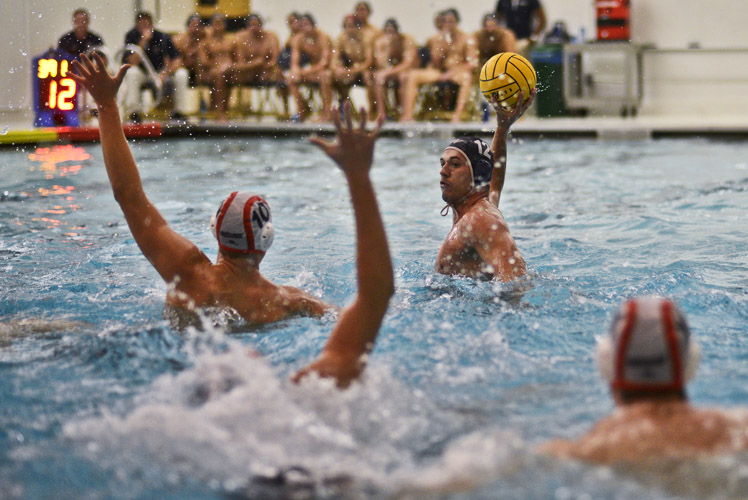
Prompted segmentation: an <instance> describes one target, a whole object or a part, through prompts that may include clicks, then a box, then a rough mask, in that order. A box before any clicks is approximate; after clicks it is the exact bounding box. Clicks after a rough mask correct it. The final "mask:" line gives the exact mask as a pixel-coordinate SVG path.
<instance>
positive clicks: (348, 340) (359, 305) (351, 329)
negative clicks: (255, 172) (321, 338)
mask: <svg viewBox="0 0 748 500" xmlns="http://www.w3.org/2000/svg"><path fill="white" fill-rule="evenodd" d="M351 113H352V109H351V105H350V103H349V102H346V104H345V107H344V114H345V120H346V124H345V126H343V125H342V124H341V118H340V113H338V112H337V110H336V111H335V112H334V113H333V115H334V116H335V127H336V128H337V131H338V140H337V141H336V142H334V143H330V142H326V141H323V140H322V139H319V138H313V139H311V142H312V144H316V145H317V146H319V147H320V148H322V150H323V151H324V152H325V153H326V154H327V155H328V156H329V157H330V158H332V159H333V160H334V161H335V163H337V164H338V166H339V167H340V169H341V170H342V171H343V173H344V174H345V178H346V180H347V181H348V188H349V190H350V193H351V201H352V203H353V213H354V217H355V222H356V263H357V271H358V293H357V294H356V297H355V298H354V299H353V303H351V304H350V305H348V306H347V307H346V308H345V309H344V310H343V312H342V313H341V314H340V318H339V320H338V322H337V324H336V325H335V327H334V328H333V331H332V333H331V334H330V338H329V339H328V340H327V344H326V345H325V347H324V349H323V350H322V353H321V354H320V356H319V358H318V359H317V360H316V361H315V362H313V363H312V364H310V365H309V366H307V367H305V368H303V369H302V370H301V371H299V372H298V373H297V374H296V375H294V377H293V380H294V381H295V382H298V381H299V380H301V379H302V378H303V377H304V376H306V375H307V374H309V373H310V372H315V373H318V374H319V375H320V376H321V377H332V378H334V379H335V381H336V383H337V385H338V387H341V388H344V387H347V386H348V385H349V384H350V383H351V381H353V380H354V379H355V378H356V377H358V376H359V375H360V374H361V372H362V371H363V369H364V367H365V365H366V357H367V355H368V354H369V352H371V350H372V348H373V347H374V341H375V340H376V338H377V333H378V332H379V326H380V325H381V323H382V318H383V317H384V314H385V312H387V306H388V304H389V300H390V297H391V296H392V294H393V293H394V279H393V276H392V262H391V260H390V252H389V248H388V246H387V236H386V235H385V232H384V225H383V224H382V218H381V216H380V214H379V207H378V206H377V199H376V196H375V194H374V187H373V186H372V184H371V180H370V179H369V170H370V169H371V163H372V159H373V156H374V143H375V142H376V138H377V135H378V133H379V129H380V128H381V126H382V123H383V122H384V116H381V115H380V117H379V119H378V120H377V125H376V128H375V129H374V131H372V132H367V131H366V113H364V112H363V111H362V113H361V124H360V127H359V129H358V130H356V129H354V128H353V125H352V123H351Z"/></svg>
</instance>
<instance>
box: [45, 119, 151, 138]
mask: <svg viewBox="0 0 748 500" xmlns="http://www.w3.org/2000/svg"><path fill="white" fill-rule="evenodd" d="M122 128H123V129H124V131H125V137H131V138H138V137H160V136H161V135H162V133H163V129H162V128H161V124H160V123H157V122H152V123H137V124H136V123H128V124H125V125H123V126H122ZM56 130H57V137H58V138H59V139H62V140H68V141H72V142H95V141H98V140H99V128H98V127H57V129H56Z"/></svg>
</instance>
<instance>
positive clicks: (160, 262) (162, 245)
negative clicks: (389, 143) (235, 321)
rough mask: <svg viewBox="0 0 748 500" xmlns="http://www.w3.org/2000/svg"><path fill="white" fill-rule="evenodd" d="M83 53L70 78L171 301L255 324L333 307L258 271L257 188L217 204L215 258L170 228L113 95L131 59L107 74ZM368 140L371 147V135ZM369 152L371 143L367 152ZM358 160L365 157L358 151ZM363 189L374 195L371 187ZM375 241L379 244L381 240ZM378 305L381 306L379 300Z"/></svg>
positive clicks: (266, 232)
mask: <svg viewBox="0 0 748 500" xmlns="http://www.w3.org/2000/svg"><path fill="white" fill-rule="evenodd" d="M81 61H82V64H81V63H78V62H77V61H76V62H75V63H74V64H73V66H74V68H75V70H76V72H77V75H74V76H73V78H74V79H75V80H76V81H77V82H78V83H80V84H82V85H83V86H84V87H85V88H86V89H87V90H88V91H89V92H90V93H91V95H92V96H93V98H94V99H95V100H96V104H97V106H98V110H99V129H100V132H101V147H102V151H103V155H104V164H105V167H106V171H107V175H108V177H109V182H110V183H111V186H112V191H113V192H114V198H115V200H117V202H118V203H119V206H120V208H121V209H122V212H123V213H124V215H125V219H126V220H127V225H128V227H129V228H130V231H131V232H132V235H133V238H134V239H135V241H136V242H137V244H138V246H139V247H140V250H141V251H142V252H143V254H144V255H145V257H146V258H147V259H148V261H149V262H150V263H151V265H153V267H154V268H155V269H156V271H158V273H159V274H160V275H161V277H162V278H163V279H164V281H165V282H166V283H167V284H169V289H168V292H167V294H166V303H167V305H168V306H170V307H171V308H174V309H178V310H182V311H184V312H185V314H186V315H189V313H191V312H193V311H195V310H196V309H211V308H212V309H215V308H219V309H226V308H229V309H231V310H234V311H236V312H237V313H238V314H239V315H240V316H241V317H242V318H244V319H245V320H246V321H247V322H249V323H253V324H265V323H270V322H274V321H279V320H282V319H284V318H288V317H290V316H294V315H299V314H302V315H313V316H320V315H322V314H324V313H325V311H326V310H328V309H330V306H328V305H327V304H325V303H324V302H322V301H321V300H319V299H317V298H315V297H313V296H311V295H309V294H307V293H305V292H303V291H302V290H299V289H297V288H293V287H287V286H279V285H276V284H274V283H271V282H270V281H268V280H267V279H266V278H265V277H263V276H262V274H260V263H261V262H262V259H263V257H264V256H265V252H266V251H267V249H268V248H269V247H270V245H271V244H272V242H273V235H274V229H273V224H272V218H271V215H270V208H269V206H268V204H267V202H266V201H265V200H264V199H262V198H261V197H260V196H258V195H255V194H252V193H247V192H234V193H231V195H229V197H228V198H226V199H225V200H224V201H223V202H222V203H221V205H220V206H219V208H218V211H217V213H216V214H215V216H214V218H213V220H212V221H211V228H212V229H213V231H214V235H215V237H216V239H217V241H218V258H217V261H216V263H215V264H214V263H212V262H211V261H210V259H209V258H208V257H207V256H206V255H205V254H204V253H203V252H202V251H201V250H200V249H199V248H198V247H197V246H196V245H195V244H194V243H192V242H191V241H189V240H188V239H186V238H185V237H183V236H180V235H179V234H177V233H176V232H175V231H174V230H173V229H171V228H170V227H169V224H168V223H167V222H166V220H165V219H164V217H163V216H162V215H161V213H160V212H159V211H158V209H157V208H156V207H155V205H154V204H153V203H152V202H151V201H150V200H149V199H148V197H147V196H146V194H145V191H144V190H143V185H142V183H141V180H140V175H139V173H138V168H137V165H136V164H135V160H134V159H133V156H132V153H131V151H130V148H129V146H128V144H127V140H126V139H125V135H124V132H123V130H122V124H121V122H120V117H119V111H118V109H117V102H116V100H115V95H116V93H117V89H118V88H119V86H120V84H121V83H122V81H123V79H124V76H125V73H126V72H127V70H128V66H127V65H124V66H122V68H120V70H119V72H118V73H117V75H116V76H115V77H112V76H110V75H109V73H108V72H107V71H106V69H105V68H104V67H103V59H102V58H101V57H100V56H99V55H98V54H96V55H95V56H94V58H93V62H92V61H91V60H90V59H89V58H88V57H86V56H83V57H82V58H81ZM129 69H130V71H132V68H129ZM369 142H370V143H371V144H370V148H373V138H371V139H370V140H369ZM371 152H372V150H371V149H370V150H369V153H368V154H369V156H368V158H369V160H370V159H371ZM360 160H361V161H364V159H363V158H361V159H360ZM351 161H355V160H351ZM367 173H368V168H364V167H361V168H360V169H359V171H357V172H356V173H354V174H353V176H354V177H357V176H359V177H361V179H360V182H361V183H364V185H365V183H366V181H368V177H367V175H366V174H367ZM352 189H354V188H352ZM361 189H366V188H361ZM369 189H370V185H369ZM367 196H370V197H373V194H371V193H368V195H367ZM364 205H365V206H366V211H367V212H368V211H369V210H372V211H376V207H375V206H373V205H371V204H366V203H364ZM364 217H365V218H366V219H367V222H369V223H372V224H376V221H377V219H376V218H375V217H374V216H373V215H371V214H367V215H364ZM369 230H370V229H369ZM369 230H367V232H368V231H369ZM378 248H379V251H381V250H382V247H381V244H379V245H378ZM370 251H373V249H371V248H367V249H366V252H370ZM379 251H378V252H377V253H379ZM384 253H385V254H386V249H385V251H384ZM371 258H372V259H379V258H380V257H374V256H372V257H371ZM377 262H382V261H377ZM380 270H381V271H386V267H382V268H379V267H378V268H377V269H376V272H379V271H380ZM372 271H374V270H372ZM379 307H380V308H381V307H382V304H381V303H380V304H379ZM384 308H385V309H386V306H384ZM359 319H360V318H359ZM341 320H342V317H341ZM377 325H378V323H377Z"/></svg>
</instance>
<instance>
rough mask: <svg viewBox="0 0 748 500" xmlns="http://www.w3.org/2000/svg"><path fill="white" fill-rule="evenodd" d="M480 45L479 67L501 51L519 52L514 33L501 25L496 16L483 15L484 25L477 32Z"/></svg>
mask: <svg viewBox="0 0 748 500" xmlns="http://www.w3.org/2000/svg"><path fill="white" fill-rule="evenodd" d="M475 41H476V44H477V45H478V67H479V68H482V67H483V65H484V64H485V63H486V61H488V60H489V59H491V57H493V56H495V55H496V54H498V53H500V52H517V40H516V39H515V38H514V33H512V32H511V31H510V30H507V29H504V28H502V27H501V26H499V22H498V21H497V20H496V16H494V15H493V14H486V15H485V16H483V27H482V28H481V29H480V30H478V31H476V32H475Z"/></svg>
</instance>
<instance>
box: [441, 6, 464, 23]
mask: <svg viewBox="0 0 748 500" xmlns="http://www.w3.org/2000/svg"><path fill="white" fill-rule="evenodd" d="M447 14H452V15H453V16H455V19H456V20H457V22H458V23H459V22H460V13H459V12H457V9H455V8H454V7H453V8H451V9H447V10H444V11H442V15H444V16H446V15H447Z"/></svg>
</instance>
